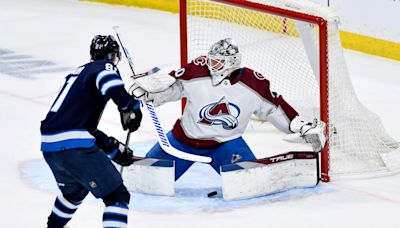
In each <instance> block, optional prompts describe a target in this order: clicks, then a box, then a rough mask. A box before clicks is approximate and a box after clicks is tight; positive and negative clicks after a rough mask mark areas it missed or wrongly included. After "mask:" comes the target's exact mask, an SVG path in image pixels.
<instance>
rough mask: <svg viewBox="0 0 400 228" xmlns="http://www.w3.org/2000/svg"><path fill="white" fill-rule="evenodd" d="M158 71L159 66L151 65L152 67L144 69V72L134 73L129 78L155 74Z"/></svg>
mask: <svg viewBox="0 0 400 228" xmlns="http://www.w3.org/2000/svg"><path fill="white" fill-rule="evenodd" d="M158 71H160V68H158V67H153V68H152V69H150V70H149V71H146V72H143V73H140V74H136V75H132V76H131V78H133V79H138V78H141V77H145V76H149V75H151V74H155V73H157V72H158Z"/></svg>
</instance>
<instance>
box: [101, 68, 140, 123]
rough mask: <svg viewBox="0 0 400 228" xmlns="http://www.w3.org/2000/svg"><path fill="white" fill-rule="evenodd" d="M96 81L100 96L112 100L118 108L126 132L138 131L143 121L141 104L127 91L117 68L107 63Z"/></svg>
mask: <svg viewBox="0 0 400 228" xmlns="http://www.w3.org/2000/svg"><path fill="white" fill-rule="evenodd" d="M95 81H96V88H97V89H98V90H99V92H100V94H101V95H102V96H104V97H105V99H106V100H108V99H112V100H113V102H114V103H115V104H116V105H117V106H118V110H119V112H120V116H121V123H122V127H123V128H124V130H127V129H129V130H130V131H136V130H137V129H138V128H139V126H140V122H141V120H142V113H141V111H140V102H139V101H138V100H136V99H135V98H134V97H133V96H131V95H129V94H128V92H127V91H126V90H125V88H124V82H123V81H122V79H121V76H120V74H119V71H118V69H117V67H116V66H114V65H113V64H111V63H105V65H104V69H102V70H100V71H99V72H98V74H97V75H96V80H95Z"/></svg>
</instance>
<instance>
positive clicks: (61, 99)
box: [50, 76, 78, 112]
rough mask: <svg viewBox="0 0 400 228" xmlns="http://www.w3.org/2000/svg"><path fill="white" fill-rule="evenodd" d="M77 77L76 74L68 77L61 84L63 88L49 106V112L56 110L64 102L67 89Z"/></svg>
mask: <svg viewBox="0 0 400 228" xmlns="http://www.w3.org/2000/svg"><path fill="white" fill-rule="evenodd" d="M77 78H78V76H75V77H70V78H68V80H67V81H66V82H65V84H64V86H63V89H62V90H61V91H60V93H59V94H60V95H59V96H58V97H57V99H56V101H55V102H54V104H53V106H52V107H51V109H50V112H57V111H58V109H60V107H61V105H62V103H63V102H64V99H65V97H66V96H67V94H68V92H69V90H70V89H71V87H72V84H74V82H75V80H76V79H77Z"/></svg>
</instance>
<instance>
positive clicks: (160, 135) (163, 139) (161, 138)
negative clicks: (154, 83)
mask: <svg viewBox="0 0 400 228" xmlns="http://www.w3.org/2000/svg"><path fill="white" fill-rule="evenodd" d="M113 29H114V31H115V33H116V35H117V38H118V41H119V44H120V45H121V48H122V50H123V51H124V54H125V57H126V59H127V60H128V63H129V66H130V68H131V70H132V73H133V75H134V76H133V77H135V71H134V69H133V61H132V57H131V55H130V54H129V51H128V49H126V48H125V46H124V45H123V42H122V37H121V33H120V32H119V27H118V26H114V27H113ZM136 82H137V81H136ZM138 84H139V85H140V83H138ZM144 105H145V106H146V108H147V110H148V111H149V114H150V117H151V118H150V119H151V120H152V122H153V125H154V128H155V129H156V132H157V140H158V142H159V143H160V146H161V148H162V149H163V150H164V151H165V152H166V153H168V154H170V155H172V156H175V157H177V158H180V159H184V160H189V161H195V162H203V163H210V162H211V158H210V157H205V156H200V155H194V154H189V153H186V152H183V151H180V150H177V149H176V148H174V147H172V146H171V144H170V143H169V140H168V138H167V136H166V135H165V133H164V131H163V129H162V127H161V124H160V121H159V120H158V117H157V114H156V112H155V110H154V106H153V104H146V103H145V104H144Z"/></svg>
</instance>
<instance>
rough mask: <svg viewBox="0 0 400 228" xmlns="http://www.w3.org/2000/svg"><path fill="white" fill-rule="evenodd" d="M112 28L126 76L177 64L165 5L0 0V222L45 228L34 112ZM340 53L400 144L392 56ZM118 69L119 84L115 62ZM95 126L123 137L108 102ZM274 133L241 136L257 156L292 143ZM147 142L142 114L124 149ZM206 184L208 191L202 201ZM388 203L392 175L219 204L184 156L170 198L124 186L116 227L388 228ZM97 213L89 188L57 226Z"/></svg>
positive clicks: (79, 225)
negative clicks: (119, 38) (125, 202)
mask: <svg viewBox="0 0 400 228" xmlns="http://www.w3.org/2000/svg"><path fill="white" fill-rule="evenodd" d="M114 25H119V26H120V29H121V32H122V33H123V36H124V39H125V41H126V42H127V43H126V46H127V48H128V49H129V50H130V52H131V54H132V55H133V56H132V57H133V60H134V64H135V71H136V72H137V73H138V72H143V71H146V70H147V69H150V68H151V67H153V66H158V67H160V68H162V69H163V70H166V71H169V70H172V69H175V68H178V67H179V21H178V15H177V14H171V13H166V12H161V11H154V10H149V9H142V8H134V7H123V6H115V5H105V4H98V3H88V2H80V1H77V0H18V1H16V0H1V1H0V31H1V32H0V110H1V111H0V121H1V122H0V126H1V130H2V131H1V133H0V140H1V149H0V151H1V157H0V160H1V162H0V164H1V165H0V173H1V175H0V180H1V181H0V186H1V194H0V202H1V209H0V214H1V219H0V227H9V228H40V227H45V226H46V221H47V216H48V215H49V213H50V211H51V209H52V206H53V201H54V199H55V196H56V194H57V193H58V191H57V187H56V183H55V181H54V179H53V177H52V175H51V173H50V170H49V168H48V167H47V165H46V163H45V162H44V160H43V159H42V154H41V152H40V131H39V127H40V121H41V120H42V119H43V118H44V117H45V115H46V113H47V111H48V109H49V107H50V105H51V103H52V102H53V99H54V98H55V96H56V94H57V92H58V89H59V88H60V86H61V84H62V83H63V81H64V77H65V76H66V75H67V74H68V72H69V71H71V70H73V69H74V68H75V67H78V66H80V65H82V64H84V63H86V62H87V61H88V60H89V44H90V41H91V39H92V38H93V36H94V35H96V34H113V30H112V26H114ZM345 57H346V61H347V64H348V67H349V71H350V75H351V79H352V82H353V85H354V88H355V91H356V93H357V95H358V98H359V100H360V101H361V102H362V103H363V104H364V105H365V106H367V107H368V108H369V109H370V110H373V112H375V113H377V114H378V115H379V116H380V117H381V120H382V123H383V125H384V126H385V128H386V130H387V131H388V133H389V134H390V135H391V136H392V137H393V138H395V139H396V140H397V141H400V123H399V122H398V118H397V117H398V115H399V114H398V113H399V112H400V106H399V101H400V62H399V61H394V60H389V59H384V58H380V57H376V56H370V55H366V54H362V53H359V52H354V51H349V50H345ZM119 68H120V71H121V74H122V75H123V79H124V80H125V82H126V84H127V85H128V84H129V83H130V81H129V77H128V75H129V74H131V73H130V71H129V67H128V63H127V61H126V60H125V59H123V60H122V61H121V62H120V64H119ZM157 113H158V114H159V117H160V120H161V122H162V124H163V127H164V128H165V129H170V127H171V126H172V124H173V123H174V122H175V120H176V118H177V117H179V114H180V104H179V102H177V103H171V104H167V105H165V106H162V107H160V108H157ZM99 128H100V129H102V130H104V131H105V132H106V133H108V134H109V135H113V136H115V137H116V138H118V139H119V140H120V141H124V140H125V137H126V133H125V132H123V131H122V128H121V127H120V121H119V114H118V112H117V109H116V106H115V105H114V104H112V102H110V103H109V104H108V106H107V108H106V110H105V112H104V114H103V117H102V120H101V124H100V126H99ZM282 136H283V135H281V134H279V133H277V132H275V131H274V130H273V129H272V128H271V129H268V132H253V133H249V134H246V135H245V136H244V137H245V138H246V139H247V140H248V142H249V144H250V146H251V147H252V148H253V149H254V151H255V153H256V155H257V156H263V155H265V154H267V153H279V152H285V151H287V150H290V149H298V148H304V146H302V145H297V144H291V145H287V144H283V143H282V141H281V140H280V138H281V137H282ZM155 140H156V136H155V133H154V132H153V128H152V124H151V121H150V120H149V119H148V118H147V117H144V119H143V122H142V126H141V128H140V130H139V131H137V132H135V133H133V134H132V137H131V141H130V147H131V148H132V149H133V150H134V152H135V153H136V155H138V156H143V155H144V153H145V151H146V150H147V149H148V148H149V147H150V146H151V145H152V144H153V143H154V142H155ZM127 185H129V182H127ZM128 188H129V186H128ZM210 191H217V192H218V195H217V196H216V197H215V198H207V193H208V192H210ZM399 211H400V174H397V175H396V174H395V175H391V176H385V177H379V178H378V177H374V178H371V177H368V178H363V179H350V180H349V179H345V180H337V181H333V182H330V183H327V184H326V183H321V184H319V185H318V186H317V187H315V188H307V189H293V190H289V191H285V192H280V193H276V194H272V195H268V196H264V197H258V198H254V199H250V200H239V201H231V202H226V201H224V200H223V199H222V197H221V186H220V180H219V176H218V175H217V174H216V173H214V171H213V170H212V169H211V168H210V167H209V166H207V165H203V164H196V165H194V166H193V167H192V168H191V169H190V170H189V172H188V173H186V174H185V175H184V176H183V177H182V178H181V179H180V180H178V182H177V183H176V196H175V197H162V196H149V195H144V194H136V193H133V194H132V198H131V203H130V212H129V224H128V227H146V228H147V227H149V228H152V227H191V228H200V227H201V228H204V227H210V228H211V227H219V228H221V227H262V228H267V227H279V228H289V227H291V228H292V227H297V228H302V227H304V228H312V227H318V228H321V227H324V228H337V227H363V228H367V227H368V228H374V227H379V228H398V227H400V220H399V219H398V215H399ZM102 213H103V204H102V202H101V200H96V199H94V198H93V197H91V196H89V197H88V198H87V199H86V200H85V201H84V203H83V204H82V205H81V207H80V208H79V209H78V211H77V212H76V214H75V215H74V217H73V219H72V220H71V222H70V223H69V224H68V225H69V227H71V228H83V227H85V228H88V227H101V216H102Z"/></svg>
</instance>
